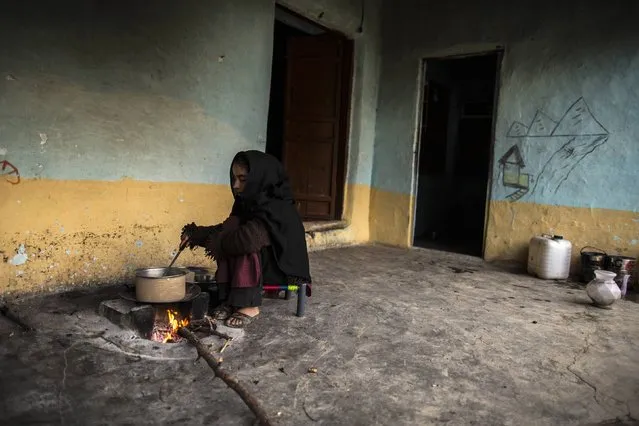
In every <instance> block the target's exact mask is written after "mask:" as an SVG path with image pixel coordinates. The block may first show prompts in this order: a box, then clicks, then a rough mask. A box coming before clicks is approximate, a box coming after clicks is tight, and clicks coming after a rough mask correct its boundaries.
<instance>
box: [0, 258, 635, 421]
mask: <svg viewBox="0 0 639 426" xmlns="http://www.w3.org/2000/svg"><path fill="white" fill-rule="evenodd" d="M311 261H312V269H313V276H314V278H315V285H314V288H313V291H314V294H313V297H312V298H311V299H310V302H309V306H308V313H307V316H306V317H304V318H301V319H300V318H297V317H295V316H293V312H294V309H295V300H291V301H283V300H282V301H277V300H266V302H265V306H264V308H263V314H262V317H261V318H260V319H259V320H258V321H257V322H255V323H254V324H252V325H251V326H250V327H249V328H248V330H247V331H246V332H245V335H244V336H243V337H242V338H241V339H238V340H237V341H234V342H233V344H232V345H231V346H230V347H229V348H228V349H227V350H226V351H225V353H224V365H225V368H226V369H228V370H229V371H232V372H233V373H234V374H236V375H237V377H238V378H239V379H240V380H242V381H243V382H245V383H246V384H247V385H248V386H249V388H250V389H251V390H252V391H253V392H254V393H255V394H256V395H258V396H259V398H260V400H261V401H262V402H263V403H264V405H265V407H266V408H267V410H268V411H269V412H270V413H271V414H272V415H273V417H274V418H275V419H276V421H277V423H279V424H287V425H305V424H309V425H311V424H331V425H333V424H344V425H371V424H383V425H386V424H410V425H413V424H419V425H426V424H444V423H445V424H453V425H457V424H459V425H467V424H476V425H488V424H490V425H501V424H503V425H537V424H538V425H552V424H556V425H588V424H635V423H636V421H635V420H633V419H638V418H639V304H636V303H634V302H632V301H627V300H624V301H620V302H618V303H617V304H616V305H615V306H614V308H613V309H612V310H603V309H598V308H595V307H593V306H591V305H589V301H588V298H587V296H586V295H585V292H584V290H583V288H584V287H583V285H582V284H577V283H560V282H554V281H542V280H538V279H535V278H531V277H529V276H526V275H521V274H515V273H510V272H508V271H506V270H504V269H499V268H498V267H497V266H495V265H489V264H486V263H484V262H483V261H481V260H480V259H476V258H471V257H465V256H459V255H454V254H448V253H442V252H436V251H429V250H401V249H394V248H385V247H354V248H345V249H335V250H327V251H323V252H316V253H312V255H311ZM116 291H117V289H113V288H103V289H100V290H85V291H76V292H73V293H66V294H58V295H48V296H38V297H31V298H25V299H22V300H20V301H17V302H15V303H16V304H14V305H13V307H14V308H15V309H17V310H18V312H19V313H20V314H21V315H22V316H23V317H24V318H25V319H26V320H27V321H29V322H30V323H31V324H33V325H35V326H36V327H37V332H36V333H34V334H25V333H20V332H19V331H17V330H16V329H15V328H14V327H13V325H11V324H9V323H8V322H6V320H4V319H3V318H0V320H2V321H3V322H2V323H0V340H1V344H0V395H2V403H1V405H0V418H1V419H2V423H3V424H7V425H27V424H62V425H102V424H105V425H106V424H109V425H116V424H117V425H128V424H130V425H133V424H135V425H146V424H167V425H170V424H180V425H200V424H202V425H203V424H207V425H209V424H219V425H227V424H229V425H230V424H247V425H249V424H252V421H253V416H252V415H251V413H250V412H249V411H248V409H247V408H246V407H245V406H244V404H243V403H242V401H241V400H240V399H239V397H237V396H236V395H235V393H234V392H232V391H231V390H230V389H228V388H226V387H225V386H224V385H223V383H222V382H221V381H218V380H214V379H213V374H212V372H211V371H210V370H209V368H208V367H207V366H206V364H205V363H204V362H203V361H199V362H198V363H194V360H195V350H194V349H193V348H191V347H190V346H189V345H188V343H179V344H174V345H158V344H155V343H153V342H149V341H145V340H141V339H135V338H133V337H134V336H133V335H132V334H131V333H129V332H125V331H122V330H119V329H117V327H115V326H113V325H111V324H110V323H109V322H108V321H107V320H106V319H103V318H101V317H98V316H97V315H96V313H95V312H96V308H97V306H98V303H99V301H100V300H102V299H105V298H107V297H113V294H115V293H114V292H116ZM212 339H214V338H212ZM209 343H210V344H212V345H213V346H212V347H213V348H214V349H215V348H216V347H217V346H216V345H217V344H219V341H210V342H209ZM309 367H315V368H317V369H318V372H317V374H309V373H308V369H309Z"/></svg>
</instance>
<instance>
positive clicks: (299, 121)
mask: <svg viewBox="0 0 639 426" xmlns="http://www.w3.org/2000/svg"><path fill="white" fill-rule="evenodd" d="M348 47H349V46H348V40H346V39H344V38H341V37H339V36H337V35H332V34H327V35H320V36H301V37H292V38H290V39H289V41H288V45H287V72H286V100H285V109H284V149H283V162H284V166H285V168H286V170H287V172H288V174H289V177H290V179H291V186H292V188H293V193H294V195H295V199H296V200H297V206H298V209H299V211H300V214H301V215H302V217H303V218H304V219H316V220H317V219H319V220H322V219H324V220H325V219H335V218H336V215H338V214H339V212H338V207H337V205H338V203H339V195H340V191H341V190H342V188H341V186H343V184H344V182H339V180H340V179H339V178H340V175H341V174H342V173H340V170H339V169H340V164H339V163H340V148H341V147H342V146H345V138H346V132H345V131H344V130H345V126H346V121H347V120H346V119H345V115H347V114H346V112H347V106H345V105H344V104H345V99H346V98H347V97H345V96H344V94H343V91H345V90H349V89H348V87H349V86H350V85H349V84H348V82H347V80H346V78H350V75H349V74H348V71H349V70H348V68H349V65H350V62H349V61H350V58H349V57H348V55H349V54H352V51H351V50H350V49H349V48H348ZM340 142H342V143H340Z"/></svg>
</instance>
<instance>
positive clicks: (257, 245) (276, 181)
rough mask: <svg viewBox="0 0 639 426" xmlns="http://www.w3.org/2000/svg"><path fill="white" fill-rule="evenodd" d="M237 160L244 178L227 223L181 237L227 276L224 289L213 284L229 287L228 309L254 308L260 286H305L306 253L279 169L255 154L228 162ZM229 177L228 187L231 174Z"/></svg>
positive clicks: (271, 159) (189, 230)
mask: <svg viewBox="0 0 639 426" xmlns="http://www.w3.org/2000/svg"><path fill="white" fill-rule="evenodd" d="M240 156H241V157H242V160H243V162H244V163H246V164H248V168H249V172H248V176H247V179H246V182H245V187H244V191H243V192H242V193H241V194H239V195H238V196H236V197H235V202H234V204H233V208H232V210H231V215H230V217H229V219H227V220H226V221H225V222H224V223H223V224H220V225H215V226H196V225H195V224H190V225H187V226H185V227H184V229H183V232H186V233H187V234H189V235H190V241H189V245H190V247H191V248H193V247H195V246H203V247H205V249H206V253H207V255H209V256H210V257H213V258H215V259H216V260H217V262H218V271H221V275H223V276H224V277H225V278H227V277H229V276H230V278H228V281H229V282H228V283H223V282H219V285H225V284H226V285H229V286H230V287H231V288H230V289H229V300H228V303H229V304H230V305H232V306H236V307H245V306H259V305H260V304H261V288H262V285H263V284H264V283H267V284H296V283H300V282H305V283H308V284H310V283H311V276H310V272H309V263H308V251H307V247H306V239H305V234H304V226H303V224H302V220H301V218H300V216H299V213H298V211H297V209H296V206H295V201H294V199H293V194H292V191H291V187H290V184H289V182H288V178H287V176H286V173H285V172H284V169H283V167H282V165H281V163H280V162H279V161H278V160H277V159H275V158H274V157H272V156H270V155H268V154H265V153H263V152H259V151H245V152H240V153H238V154H237V155H236V157H235V158H234V161H233V162H235V160H236V159H238V157H240ZM230 175H231V176H230V178H231V186H232V184H233V183H232V182H233V173H232V169H231V173H230ZM256 254H257V256H256ZM258 271H259V272H258ZM225 280H226V279H225Z"/></svg>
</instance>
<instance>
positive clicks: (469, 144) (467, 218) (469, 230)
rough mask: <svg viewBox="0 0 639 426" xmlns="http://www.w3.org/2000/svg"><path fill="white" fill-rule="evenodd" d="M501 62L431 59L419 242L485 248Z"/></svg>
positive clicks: (493, 56)
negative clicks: (494, 123) (487, 202)
mask: <svg viewBox="0 0 639 426" xmlns="http://www.w3.org/2000/svg"><path fill="white" fill-rule="evenodd" d="M500 59H501V53H500V52H493V53H489V54H483V55H478V56H465V57H452V58H442V59H427V60H426V77H425V80H424V87H423V90H424V96H423V102H424V104H423V108H422V118H421V132H420V135H421V137H420V147H419V172H418V173H419V174H418V186H417V205H416V212H415V230H414V236H415V237H414V245H415V246H419V247H428V248H435V249H439V250H446V251H452V252H457V253H464V254H470V255H474V256H481V255H482V253H483V245H484V227H485V221H486V217H485V215H486V201H487V198H488V185H489V175H490V167H491V155H492V144H493V121H494V114H495V100H496V89H497V75H498V69H499V63H500Z"/></svg>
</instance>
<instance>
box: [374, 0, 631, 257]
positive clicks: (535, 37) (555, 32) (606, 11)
mask: <svg viewBox="0 0 639 426" xmlns="http://www.w3.org/2000/svg"><path fill="white" fill-rule="evenodd" d="M384 17H385V20H384V25H383V32H382V36H383V40H384V44H383V50H382V52H383V64H382V73H381V80H380V81H381V87H380V95H379V110H378V123H377V134H376V143H375V161H374V168H373V179H372V181H373V186H374V188H379V189H380V190H383V191H385V192H392V193H393V194H395V195H394V196H395V198H396V199H397V200H400V199H401V202H400V203H399V204H398V205H392V204H390V203H388V202H385V201H384V202H379V203H377V204H376V205H372V206H371V209H372V214H375V212H377V214H378V216H379V217H393V216H403V215H404V214H406V213H407V212H411V209H412V206H411V204H412V197H411V195H410V194H412V193H413V176H414V174H413V172H412V168H413V162H414V155H413V152H414V131H415V124H416V120H415V115H416V107H417V104H416V97H417V88H418V77H419V69H420V60H421V59H422V58H425V57H438V56H446V55H457V54H468V53H477V52H482V51H488V50H492V49H495V48H496V47H498V46H504V47H505V54H504V59H503V63H502V70H501V75H500V78H501V87H500V91H499V101H498V108H497V117H498V118H497V122H496V141H495V149H494V157H493V162H494V164H493V176H492V186H491V196H490V198H491V203H490V206H489V220H488V228H487V236H486V246H485V256H486V257H487V258H488V259H495V258H502V259H517V260H524V259H525V256H526V254H525V253H526V251H527V244H528V240H529V239H530V237H531V236H533V235H535V234H538V233H540V232H555V233H559V234H562V235H564V236H565V237H566V238H568V239H570V240H571V241H573V243H574V244H575V246H576V247H577V248H580V247H581V246H584V245H586V244H596V245H597V246H599V247H601V248H602V249H606V250H610V251H617V252H621V253H624V254H630V255H633V256H636V255H637V254H639V242H638V238H639V237H638V235H639V191H638V190H637V189H636V182H637V180H638V178H639V167H638V166H639V143H638V142H637V141H638V140H639V121H638V120H637V118H638V116H639V109H638V108H637V107H636V105H637V104H638V101H639V92H638V91H637V89H636V88H637V87H638V84H639V75H637V73H636V72H635V70H636V69H637V66H638V65H639V51H638V50H637V47H636V46H638V45H639V30H637V29H636V24H635V23H636V20H637V18H639V5H637V4H636V3H634V2H630V1H624V2H618V3H615V5H614V7H613V6H611V4H610V3H609V2H604V1H586V2H583V1H580V2H577V1H573V2H561V3H554V2H550V1H541V2H540V1H535V2H533V1H517V2H511V1H505V0H503V1H502V0H499V1H492V2H491V4H490V5H487V4H485V3H482V4H481V5H480V4H479V3H477V2H470V1H462V0H459V1H453V2H418V1H403V2H400V3H399V4H396V3H393V4H391V2H387V3H385V9H384ZM518 123H519V124H518ZM513 146H516V147H517V149H518V150H519V152H520V153H521V157H522V159H523V165H524V167H523V168H522V169H521V170H520V173H521V174H522V175H525V174H527V175H529V179H530V180H529V182H528V184H527V185H526V181H525V179H526V177H525V176H524V177H521V178H519V177H517V179H521V181H519V180H518V181H517V182H516V184H513V183H512V182H513V180H514V179H515V178H513V174H512V173H506V179H504V172H503V170H504V168H503V167H502V166H501V165H500V162H499V160H500V159H501V158H502V157H503V156H504V155H505V154H506V153H507V152H508V151H509V149H510V148H511V147H513ZM512 158H514V157H512ZM508 167H509V170H510V167H511V165H508ZM515 169H516V168H515ZM526 186H527V188H526ZM520 187H523V188H520ZM519 189H522V191H520V193H519V194H518V196H519V195H522V197H521V198H520V199H518V200H517V201H512V199H513V198H516V197H515V196H511V194H513V193H515V192H517V191H519ZM399 194H401V195H399ZM509 196H510V198H509ZM409 222H410V221H406V224H407V225H408V226H406V227H404V228H403V229H404V230H405V233H406V234H407V235H408V236H409V235H410V223H409ZM395 239H396V240H398V239H399V238H395ZM407 239H408V238H401V240H403V241H405V240H407ZM575 252H577V253H578V250H575Z"/></svg>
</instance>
